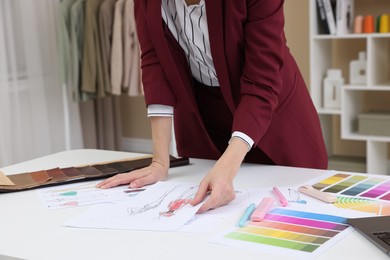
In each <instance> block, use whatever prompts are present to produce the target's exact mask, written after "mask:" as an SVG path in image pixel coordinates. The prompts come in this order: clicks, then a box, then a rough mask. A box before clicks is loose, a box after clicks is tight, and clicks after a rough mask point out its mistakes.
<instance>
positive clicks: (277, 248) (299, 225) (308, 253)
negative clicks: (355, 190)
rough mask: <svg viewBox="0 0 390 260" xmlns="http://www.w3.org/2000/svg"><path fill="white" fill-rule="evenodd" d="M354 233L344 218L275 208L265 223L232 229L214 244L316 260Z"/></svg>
mask: <svg viewBox="0 0 390 260" xmlns="http://www.w3.org/2000/svg"><path fill="white" fill-rule="evenodd" d="M352 230H353V229H352V228H351V227H350V226H349V225H348V224H347V223H346V218H345V217H342V216H337V215H329V214H323V213H314V212H306V211H300V210H291V209H288V208H275V209H273V210H271V211H270V212H269V213H268V214H267V215H266V216H265V218H264V219H263V221H260V222H252V221H248V222H247V224H246V225H245V226H243V227H241V228H238V227H235V228H232V229H230V230H228V231H226V232H224V233H223V234H220V235H218V236H216V237H214V238H212V239H211V240H210V242H213V243H218V244H224V245H229V246H233V247H238V248H241V249H247V250H252V251H258V252H259V251H260V252H262V253H269V254H277V255H284V256H286V257H287V256H288V257H290V258H291V257H293V258H296V259H308V258H310V259H312V258H314V257H316V256H318V255H319V254H321V253H322V252H324V251H325V250H326V249H328V248H329V247H330V246H332V245H333V244H335V243H337V242H338V241H340V240H341V239H342V238H344V237H345V236H346V235H347V234H349V233H350V232H351V231H352ZM270 257H272V256H270Z"/></svg>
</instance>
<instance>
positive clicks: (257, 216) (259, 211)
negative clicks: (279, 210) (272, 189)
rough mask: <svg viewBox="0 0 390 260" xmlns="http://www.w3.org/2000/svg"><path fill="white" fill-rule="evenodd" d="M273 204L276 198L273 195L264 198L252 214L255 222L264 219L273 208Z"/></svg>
mask: <svg viewBox="0 0 390 260" xmlns="http://www.w3.org/2000/svg"><path fill="white" fill-rule="evenodd" d="M272 204H274V199H273V198H271V197H266V198H264V199H263V200H262V201H261V202H260V204H259V206H257V208H256V209H255V211H254V212H253V213H252V215H251V220H252V221H255V222H259V221H262V220H263V219H264V217H265V215H266V214H267V213H268V211H269V210H270V209H271V207H272Z"/></svg>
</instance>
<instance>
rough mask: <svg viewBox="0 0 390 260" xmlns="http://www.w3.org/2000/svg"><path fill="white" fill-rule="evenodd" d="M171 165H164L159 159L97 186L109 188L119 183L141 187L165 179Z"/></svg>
mask: <svg viewBox="0 0 390 260" xmlns="http://www.w3.org/2000/svg"><path fill="white" fill-rule="evenodd" d="M168 170H169V165H164V164H162V163H159V162H158V161H152V163H151V164H150V165H149V166H147V167H145V168H142V169H138V170H134V171H131V172H127V173H120V174H117V175H115V176H113V177H111V178H108V179H106V180H104V181H102V182H99V183H98V184H97V185H96V188H101V189H109V188H112V187H115V186H118V185H124V184H129V187H130V188H140V187H143V186H145V185H148V184H153V183H156V182H158V181H162V180H165V179H166V178H167V176H168Z"/></svg>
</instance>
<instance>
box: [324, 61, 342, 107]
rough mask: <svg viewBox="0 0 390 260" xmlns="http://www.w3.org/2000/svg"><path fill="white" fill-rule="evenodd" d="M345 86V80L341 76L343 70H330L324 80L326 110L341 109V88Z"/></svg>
mask: <svg viewBox="0 0 390 260" xmlns="http://www.w3.org/2000/svg"><path fill="white" fill-rule="evenodd" d="M343 84H344V78H343V77H342V76H341V70H339V69H329V70H328V73H327V76H326V77H325V79H324V89H323V105H324V108H332V109H339V108H341V88H342V86H343Z"/></svg>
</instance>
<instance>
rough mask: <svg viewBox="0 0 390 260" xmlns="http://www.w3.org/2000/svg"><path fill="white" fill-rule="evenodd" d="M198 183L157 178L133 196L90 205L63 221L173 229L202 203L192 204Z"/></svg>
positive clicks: (81, 224) (72, 224) (88, 225)
mask: <svg viewBox="0 0 390 260" xmlns="http://www.w3.org/2000/svg"><path fill="white" fill-rule="evenodd" d="M197 190H198V186H197V185H194V184H188V183H177V182H158V183H156V184H154V185H152V186H150V187H149V188H148V189H147V190H145V191H144V192H142V193H140V194H139V195H138V196H136V197H134V198H130V199H128V200H127V201H125V202H119V203H116V204H100V205H95V206H92V207H91V208H89V209H87V210H86V211H84V212H83V213H82V214H80V215H79V216H76V217H75V218H73V219H71V220H70V221H68V222H66V223H65V225H66V226H70V227H79V228H104V229H134V230H156V231H172V230H177V229H179V228H180V227H182V226H183V225H184V224H185V223H186V222H187V221H189V220H190V219H191V218H193V217H194V215H195V213H196V212H197V211H198V209H199V208H200V207H201V205H202V203H200V204H199V205H197V206H191V205H190V204H189V200H190V199H192V198H193V197H194V196H195V194H196V192H197Z"/></svg>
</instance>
